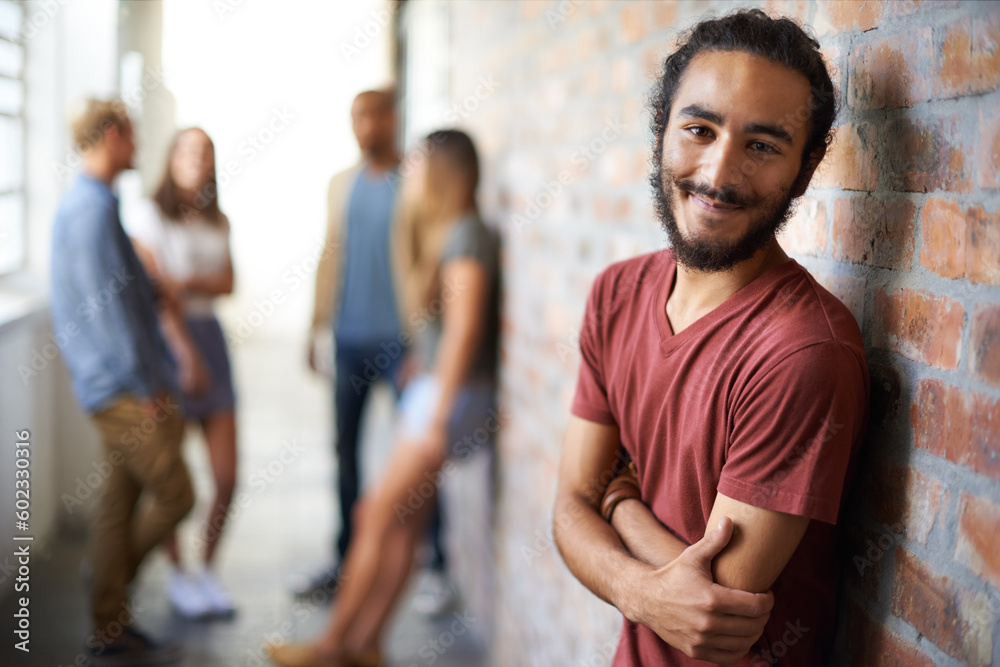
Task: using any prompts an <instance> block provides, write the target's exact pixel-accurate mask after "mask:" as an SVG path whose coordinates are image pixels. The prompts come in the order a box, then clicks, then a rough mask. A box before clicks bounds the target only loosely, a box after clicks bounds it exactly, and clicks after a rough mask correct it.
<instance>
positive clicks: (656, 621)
mask: <svg viewBox="0 0 1000 667" xmlns="http://www.w3.org/2000/svg"><path fill="white" fill-rule="evenodd" d="M732 534H733V522H732V521H731V520H730V519H729V518H728V517H723V518H722V520H721V521H720V522H719V525H718V527H717V528H716V529H715V530H712V531H709V532H708V533H707V534H706V535H705V537H704V538H702V539H701V540H700V541H699V542H695V543H694V544H692V545H691V546H690V547H688V548H686V549H684V551H683V552H681V554H680V555H679V556H678V557H677V558H675V559H674V560H672V561H671V562H670V563H668V564H667V565H665V566H663V567H661V568H657V569H655V570H653V571H652V574H651V576H649V577H645V578H644V580H643V581H640V582H637V592H636V593H635V594H634V595H633V596H631V597H632V599H633V600H635V601H636V607H637V608H636V609H635V610H634V611H629V610H622V611H623V612H627V613H626V615H627V616H628V617H629V618H630V619H631V620H634V621H635V622H637V623H641V624H643V625H645V626H646V627H648V628H649V629H650V630H652V631H653V632H655V633H656V634H657V635H659V637H660V638H661V639H663V641H665V642H667V643H668V644H670V645H671V646H673V647H674V648H676V649H678V650H680V651H682V652H683V653H684V654H685V655H687V656H689V657H692V658H696V659H699V660H708V661H711V662H715V663H718V664H722V665H730V664H733V663H734V662H736V661H737V660H739V659H740V658H742V657H743V656H744V655H746V653H747V651H749V650H750V647H751V646H753V644H754V642H756V641H757V639H758V638H759V637H760V635H761V634H762V633H763V631H764V624H765V623H767V619H768V618H769V617H770V614H771V608H772V607H773V606H774V596H773V595H772V594H771V593H770V592H767V593H760V594H754V593H746V592H744V591H740V590H735V589H731V588H726V587H724V586H720V585H718V584H716V583H715V582H714V580H713V578H712V559H713V558H715V556H716V555H718V553H719V552H720V551H722V550H723V549H724V548H725V547H726V545H727V544H729V540H730V538H731V537H732Z"/></svg>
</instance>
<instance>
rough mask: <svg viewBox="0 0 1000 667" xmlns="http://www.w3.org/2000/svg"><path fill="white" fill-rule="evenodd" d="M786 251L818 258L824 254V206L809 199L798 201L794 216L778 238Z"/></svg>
mask: <svg viewBox="0 0 1000 667" xmlns="http://www.w3.org/2000/svg"><path fill="white" fill-rule="evenodd" d="M778 241H779V242H780V243H781V247H782V248H784V249H785V250H786V251H788V252H791V253H795V254H802V255H812V256H814V257H817V256H820V255H822V254H824V253H825V252H826V205H825V204H823V203H822V202H818V201H816V200H815V199H813V198H811V197H802V198H801V199H799V202H798V205H797V206H796V208H795V215H793V216H792V218H791V219H790V220H789V221H788V224H787V225H786V226H785V227H784V229H783V230H782V231H781V234H780V235H779V237H778Z"/></svg>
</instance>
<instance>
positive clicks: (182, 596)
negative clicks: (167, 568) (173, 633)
mask: <svg viewBox="0 0 1000 667" xmlns="http://www.w3.org/2000/svg"><path fill="white" fill-rule="evenodd" d="M167 599H169V600H170V606H171V607H172V608H173V610H174V613H176V614H177V615H178V616H181V617H182V618H186V619H189V620H197V619H201V618H205V617H207V616H210V615H211V614H212V605H211V603H210V602H209V600H208V599H207V598H206V597H205V594H204V593H203V592H202V588H201V586H200V585H199V582H198V580H197V579H194V578H192V577H189V576H188V575H187V574H185V573H183V572H180V571H179V570H174V571H173V572H171V573H170V578H169V579H168V580H167Z"/></svg>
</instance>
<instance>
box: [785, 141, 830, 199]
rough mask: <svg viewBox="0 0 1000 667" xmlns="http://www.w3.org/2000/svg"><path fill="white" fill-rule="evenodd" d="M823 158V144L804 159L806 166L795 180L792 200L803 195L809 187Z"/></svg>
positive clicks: (824, 154) (824, 152)
mask: <svg viewBox="0 0 1000 667" xmlns="http://www.w3.org/2000/svg"><path fill="white" fill-rule="evenodd" d="M824 156H826V145H825V144H824V145H822V146H820V147H819V148H817V149H816V150H814V151H813V152H812V153H810V154H809V157H808V158H806V164H805V166H804V167H803V169H802V171H801V172H800V173H799V177H798V178H797V179H795V185H794V186H793V187H792V198H793V199H795V198H798V197H801V196H802V195H804V194H805V192H806V188H808V187H809V182H810V181H812V177H813V174H814V173H815V172H816V168H817V167H819V163H820V162H822V161H823V157H824Z"/></svg>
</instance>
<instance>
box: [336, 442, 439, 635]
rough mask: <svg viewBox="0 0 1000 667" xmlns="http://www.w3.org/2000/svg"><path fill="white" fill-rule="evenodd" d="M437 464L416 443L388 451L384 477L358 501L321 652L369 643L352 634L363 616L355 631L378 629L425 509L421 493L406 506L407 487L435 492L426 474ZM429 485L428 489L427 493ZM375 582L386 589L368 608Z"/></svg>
mask: <svg viewBox="0 0 1000 667" xmlns="http://www.w3.org/2000/svg"><path fill="white" fill-rule="evenodd" d="M441 463H442V458H441V456H440V455H437V454H430V453H427V452H425V451H423V450H422V449H421V448H420V447H419V446H418V445H414V444H410V443H406V442H403V443H400V444H399V445H398V446H397V448H396V450H395V451H394V452H393V454H392V459H391V460H390V463H389V469H388V470H387V472H386V476H385V478H384V479H383V480H382V482H381V483H380V484H379V486H378V488H377V489H376V490H375V491H374V493H373V494H370V496H369V497H368V498H366V499H365V500H364V501H362V507H361V512H363V514H364V516H363V519H362V520H361V521H358V522H357V523H358V527H359V530H358V533H357V535H356V536H355V539H354V540H353V542H352V544H351V547H350V550H349V551H348V554H347V560H346V562H345V563H344V570H343V579H342V581H343V584H342V587H341V589H340V592H339V593H338V594H337V604H336V607H335V609H334V613H333V616H332V617H331V619H330V626H329V628H328V630H327V632H326V633H325V634H324V635H323V636H322V637H321V638H320V640H319V641H318V643H317V648H318V649H319V651H320V653H322V654H327V655H336V654H338V653H340V652H343V651H345V650H347V651H358V650H363V649H365V648H369V647H370V646H369V645H370V644H371V641H373V639H371V638H369V637H367V636H356V635H355V633H354V632H353V630H352V628H353V626H354V624H355V622H356V621H357V620H358V619H359V618H362V617H364V619H366V622H365V623H364V625H366V626H367V629H364V628H359V630H360V632H359V633H357V634H358V635H370V634H371V632H372V629H373V628H377V629H380V628H381V627H382V625H383V624H384V622H385V618H387V617H388V615H389V612H390V611H391V605H392V602H393V601H394V600H395V598H396V597H397V596H398V594H399V590H401V589H402V586H403V584H405V582H406V576H407V575H408V574H409V570H410V567H411V566H412V562H413V543H415V541H416V536H417V535H419V534H420V529H421V526H422V525H423V523H424V520H425V519H426V516H427V511H428V510H429V509H430V505H429V502H428V500H427V499H425V498H422V497H421V500H422V502H421V503H414V504H416V505H419V506H418V507H415V508H414V507H411V506H409V505H408V504H407V502H408V498H409V497H410V491H411V490H416V491H417V495H418V496H421V490H423V491H425V493H423V495H425V496H426V495H430V493H433V492H435V491H436V488H434V484H433V483H432V482H431V481H429V480H428V475H429V476H430V478H431V479H433V478H434V473H436V472H437V470H438V469H439V468H440V466H441ZM422 485H423V488H422ZM428 488H429V490H430V493H426V491H427V490H428ZM431 497H432V496H431ZM387 540H391V541H393V542H397V543H398V544H399V545H400V546H402V547H403V548H402V549H400V550H399V551H395V550H392V549H387V548H386V545H385V542H386V541H387ZM408 543H411V544H410V546H409V548H407V547H406V545H407V544H408ZM394 546H395V545H394ZM377 586H378V587H380V588H383V589H384V590H385V592H384V593H382V595H380V596H379V602H380V604H378V605H373V606H372V608H371V609H369V605H371V604H372V601H373V600H371V596H372V593H373V592H374V591H375V590H376V587H377ZM348 640H350V642H349V643H350V645H348ZM359 644H365V645H364V646H362V645H359Z"/></svg>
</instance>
